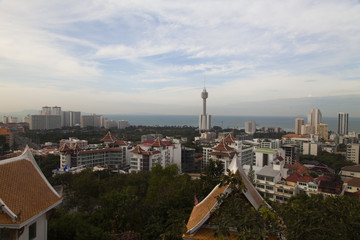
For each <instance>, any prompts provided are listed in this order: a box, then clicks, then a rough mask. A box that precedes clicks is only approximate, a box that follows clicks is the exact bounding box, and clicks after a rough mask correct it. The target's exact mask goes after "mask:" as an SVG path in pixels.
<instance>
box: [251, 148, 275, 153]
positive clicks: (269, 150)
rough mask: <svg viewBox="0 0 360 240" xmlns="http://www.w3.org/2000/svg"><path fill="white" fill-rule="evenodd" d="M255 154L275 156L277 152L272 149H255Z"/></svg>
mask: <svg viewBox="0 0 360 240" xmlns="http://www.w3.org/2000/svg"><path fill="white" fill-rule="evenodd" d="M255 152H258V153H267V154H275V153H276V152H277V150H276V149H272V148H257V149H255Z"/></svg>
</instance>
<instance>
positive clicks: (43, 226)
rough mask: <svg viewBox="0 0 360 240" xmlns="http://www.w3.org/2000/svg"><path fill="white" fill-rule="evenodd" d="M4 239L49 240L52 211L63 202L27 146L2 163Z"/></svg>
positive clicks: (1, 227)
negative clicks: (48, 233) (48, 222)
mask: <svg viewBox="0 0 360 240" xmlns="http://www.w3.org/2000/svg"><path fill="white" fill-rule="evenodd" d="M0 182H1V184H0V202H1V205H2V208H1V212H0V234H1V237H0V238H1V239H16V240H27V239H44V240H46V239H47V225H48V224H47V219H48V216H49V211H50V210H51V209H53V208H55V207H56V206H58V205H59V204H60V203H61V202H62V198H61V197H60V195H59V194H58V193H57V192H56V191H55V190H54V188H53V187H52V186H51V185H50V183H49V182H48V181H47V179H46V178H45V176H44V175H43V173H42V172H41V171H40V168H39V166H38V165H37V164H36V161H35V159H34V157H33V156H32V154H31V151H30V149H29V148H28V147H26V148H25V151H24V152H23V153H22V154H21V155H20V156H18V157H13V158H9V159H6V160H2V161H0Z"/></svg>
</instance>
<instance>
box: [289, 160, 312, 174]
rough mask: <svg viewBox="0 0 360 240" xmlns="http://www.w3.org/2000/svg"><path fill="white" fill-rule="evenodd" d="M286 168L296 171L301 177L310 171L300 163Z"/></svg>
mask: <svg viewBox="0 0 360 240" xmlns="http://www.w3.org/2000/svg"><path fill="white" fill-rule="evenodd" d="M285 168H288V169H291V170H294V171H296V172H297V173H298V174H300V175H304V173H306V172H307V171H308V170H309V169H308V168H307V167H305V166H304V165H302V164H301V163H299V162H296V163H294V164H293V165H285Z"/></svg>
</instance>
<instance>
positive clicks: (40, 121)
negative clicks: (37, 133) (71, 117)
mask: <svg viewBox="0 0 360 240" xmlns="http://www.w3.org/2000/svg"><path fill="white" fill-rule="evenodd" d="M29 128H30V130H42V129H57V128H61V116H57V115H30V122H29Z"/></svg>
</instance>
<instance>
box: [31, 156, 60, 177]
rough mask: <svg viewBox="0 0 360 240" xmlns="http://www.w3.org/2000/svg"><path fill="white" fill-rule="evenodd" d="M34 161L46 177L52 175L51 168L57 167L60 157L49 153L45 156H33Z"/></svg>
mask: <svg viewBox="0 0 360 240" xmlns="http://www.w3.org/2000/svg"><path fill="white" fill-rule="evenodd" d="M34 157H35V160H36V163H37V164H38V165H39V167H40V169H41V171H42V172H43V174H44V175H45V177H46V178H47V179H50V178H51V177H52V170H54V169H56V168H57V167H59V164H60V157H59V156H56V155H52V154H49V155H47V156H45V157H43V156H34Z"/></svg>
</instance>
